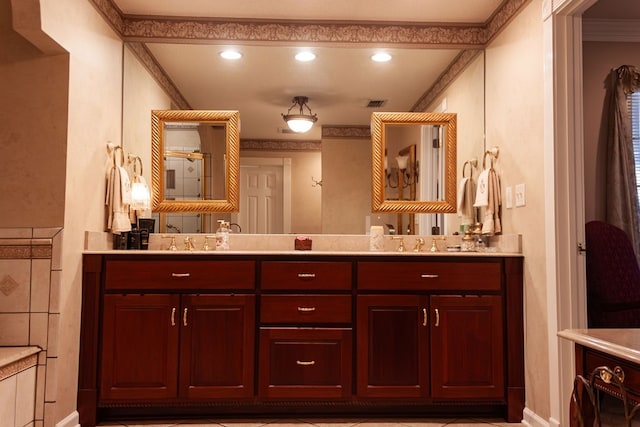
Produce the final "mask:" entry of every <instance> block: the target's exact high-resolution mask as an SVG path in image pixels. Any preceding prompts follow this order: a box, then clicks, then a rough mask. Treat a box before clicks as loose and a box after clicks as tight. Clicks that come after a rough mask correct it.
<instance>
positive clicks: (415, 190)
mask: <svg viewBox="0 0 640 427" xmlns="http://www.w3.org/2000/svg"><path fill="white" fill-rule="evenodd" d="M456 137H457V117H456V114H455V113H385V112H379V113H373V115H372V117H371V139H372V196H371V197H372V210H373V212H397V213H454V212H456Z"/></svg>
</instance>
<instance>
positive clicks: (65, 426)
mask: <svg viewBox="0 0 640 427" xmlns="http://www.w3.org/2000/svg"><path fill="white" fill-rule="evenodd" d="M56 427H80V415H79V414H78V411H73V412H72V413H70V414H69V415H67V416H66V417H65V418H64V419H63V420H60V421H59V422H58V424H56Z"/></svg>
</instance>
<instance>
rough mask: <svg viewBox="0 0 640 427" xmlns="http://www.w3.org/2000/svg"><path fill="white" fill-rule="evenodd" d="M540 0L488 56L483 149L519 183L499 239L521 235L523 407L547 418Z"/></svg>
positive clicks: (506, 181) (507, 182) (504, 177)
mask: <svg viewBox="0 0 640 427" xmlns="http://www.w3.org/2000/svg"><path fill="white" fill-rule="evenodd" d="M542 3H543V0H533V1H531V2H530V3H529V4H528V5H527V6H526V7H525V8H524V9H523V10H522V12H520V13H519V14H518V15H517V16H516V17H515V19H514V20H513V22H512V23H511V24H510V25H509V26H508V27H507V28H506V29H505V30H504V31H503V32H502V33H501V34H500V35H499V36H498V37H497V38H496V39H495V40H494V41H492V42H491V43H490V45H489V46H488V48H487V50H486V123H487V125H486V135H487V136H486V145H487V147H492V146H494V145H497V146H498V147H500V157H499V160H498V161H497V162H496V170H497V171H498V173H499V174H500V176H501V182H502V195H503V197H504V194H505V187H507V186H511V187H513V186H515V185H516V184H520V183H524V184H525V188H526V206H523V207H518V208H512V209H506V207H505V206H504V204H503V208H502V212H503V215H502V223H503V233H504V234H522V241H523V254H524V259H525V262H524V286H525V297H524V298H525V300H524V303H525V352H526V357H525V369H526V373H525V383H526V405H527V407H528V408H529V409H530V410H532V411H533V412H535V413H536V414H537V415H538V416H540V417H542V418H543V419H545V420H547V419H549V415H550V414H549V411H550V406H549V387H550V379H549V377H548V374H547V373H548V372H549V360H548V346H547V342H548V338H547V312H548V311H547V285H546V272H545V241H544V239H543V238H542V237H541V236H542V235H544V226H545V222H544V215H543V212H544V210H545V204H544V194H543V193H544V186H543V178H544V177H543V176H542V175H541V173H542V172H541V171H543V170H544V150H543V148H544V147H543V139H544V138H543V137H544V134H543V112H544V100H543V83H544V82H543V70H544V68H543V55H542V52H543V27H542V18H541V17H542Z"/></svg>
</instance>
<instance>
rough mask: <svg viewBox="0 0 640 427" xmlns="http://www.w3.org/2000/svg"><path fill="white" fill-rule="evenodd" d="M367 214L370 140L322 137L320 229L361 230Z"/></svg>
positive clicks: (369, 196) (364, 224) (331, 232)
mask: <svg viewBox="0 0 640 427" xmlns="http://www.w3.org/2000/svg"><path fill="white" fill-rule="evenodd" d="M369 216H371V140H370V139H357V138H354V139H324V140H323V141H322V232H323V233H329V234H365V232H368V230H365V228H366V224H367V217H369Z"/></svg>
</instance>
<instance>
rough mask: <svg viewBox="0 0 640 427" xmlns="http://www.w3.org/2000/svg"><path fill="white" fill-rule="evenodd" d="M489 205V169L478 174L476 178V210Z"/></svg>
mask: <svg viewBox="0 0 640 427" xmlns="http://www.w3.org/2000/svg"><path fill="white" fill-rule="evenodd" d="M488 205H489V169H485V170H483V171H482V172H480V176H478V186H477V188H476V202H475V203H474V204H473V206H475V207H476V208H478V207H482V206H488Z"/></svg>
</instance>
